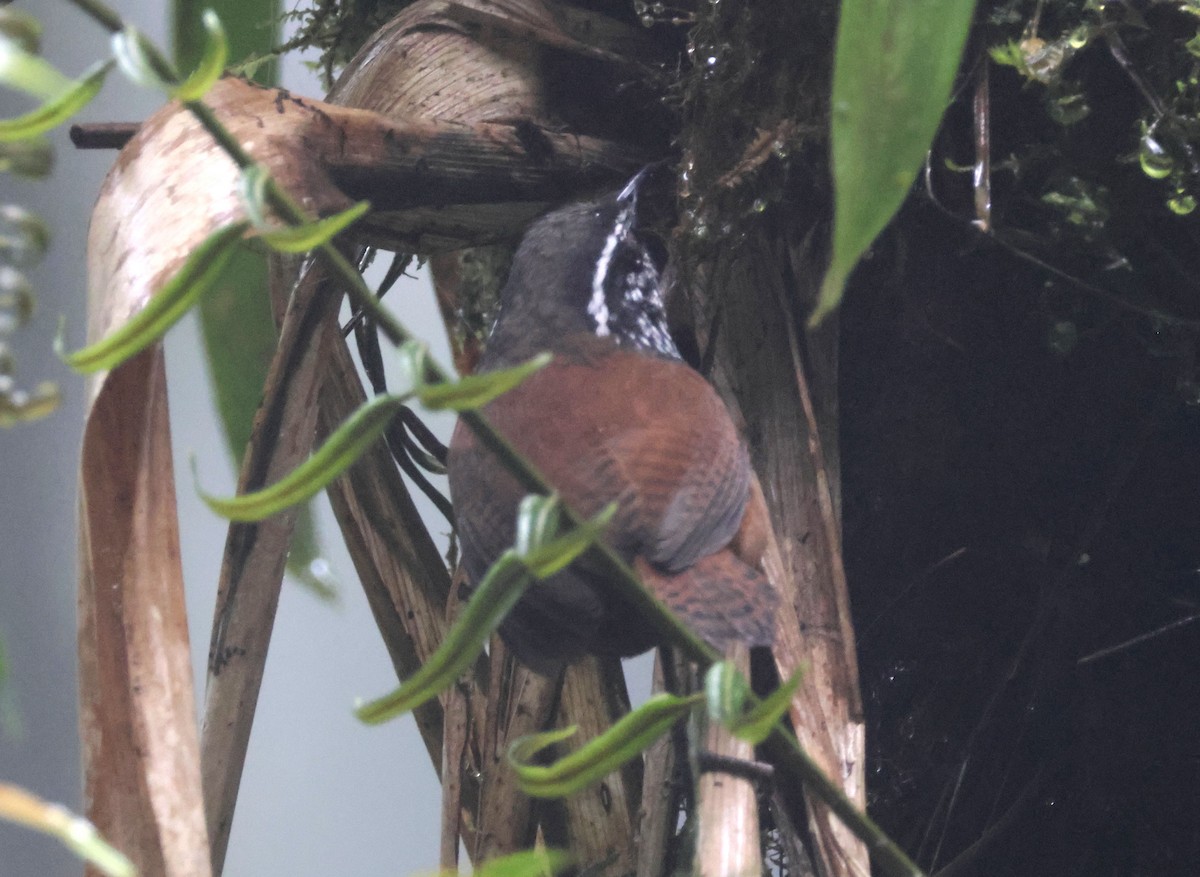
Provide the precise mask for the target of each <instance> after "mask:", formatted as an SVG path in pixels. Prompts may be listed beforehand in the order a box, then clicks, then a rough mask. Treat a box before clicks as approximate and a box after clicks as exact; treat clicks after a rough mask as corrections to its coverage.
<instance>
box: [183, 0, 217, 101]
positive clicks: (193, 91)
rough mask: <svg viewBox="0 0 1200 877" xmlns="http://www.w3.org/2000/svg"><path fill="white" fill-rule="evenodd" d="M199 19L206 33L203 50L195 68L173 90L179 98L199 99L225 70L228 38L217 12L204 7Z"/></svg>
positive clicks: (186, 99) (185, 99) (187, 99)
mask: <svg viewBox="0 0 1200 877" xmlns="http://www.w3.org/2000/svg"><path fill="white" fill-rule="evenodd" d="M200 21H201V22H202V23H203V25H204V32H205V35H206V39H205V41H204V52H203V54H202V55H201V56H200V63H199V64H198V65H196V69H195V70H193V71H192V73H191V75H189V76H188V78H187V79H185V80H184V81H183V82H182V83H180V85H179V86H178V87H177V88H176V89H175V90H174V94H173V96H174V97H177V98H179V100H184V101H189V100H200V98H202V97H204V95H206V94H207V93H208V90H209V89H210V88H212V87H213V83H215V82H216V81H217V80H218V79H220V78H221V74H222V73H224V72H225V62H226V61H228V60H229V40H228V39H226V37H225V29H224V28H223V27H221V19H220V18H219V17H218V16H217V13H215V12H213V11H212V10H211V9H206V10H204V13H203V14H202V15H201V16H200Z"/></svg>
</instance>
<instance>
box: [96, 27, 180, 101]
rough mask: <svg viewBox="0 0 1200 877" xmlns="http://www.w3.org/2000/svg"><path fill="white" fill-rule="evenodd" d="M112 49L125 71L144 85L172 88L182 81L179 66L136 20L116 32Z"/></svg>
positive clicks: (137, 82) (168, 90) (122, 70)
mask: <svg viewBox="0 0 1200 877" xmlns="http://www.w3.org/2000/svg"><path fill="white" fill-rule="evenodd" d="M112 53H113V58H114V59H116V62H117V66H118V67H120V68H121V72H122V73H124V74H125V76H126V77H127V78H128V79H129V80H130V81H132V82H134V83H136V84H137V85H140V86H142V87H143V88H154V89H158V90H159V91H166V92H170V91H171V89H172V88H174V87H175V85H176V84H177V83H178V82H179V74H178V73H177V72H176V71H175V69H174V68H173V67H172V66H171V65H170V64H169V63H167V61H166V59H165V58H163V57H161V56H160V55H159V54H158V50H157V49H155V48H154V45H153V44H152V43H151V42H150V40H149V39H147V37H146V35H145V34H144V33H142V32H141V31H140V30H138V29H137V28H136V27H134V26H133V25H132V24H131V25H127V26H126V27H125V29H124V30H121V31H118V32H117V33H115V34H113V35H112Z"/></svg>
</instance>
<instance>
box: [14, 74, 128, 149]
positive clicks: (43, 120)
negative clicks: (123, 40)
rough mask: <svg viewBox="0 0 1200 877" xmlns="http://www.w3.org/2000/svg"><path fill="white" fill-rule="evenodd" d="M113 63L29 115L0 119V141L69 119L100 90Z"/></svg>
mask: <svg viewBox="0 0 1200 877" xmlns="http://www.w3.org/2000/svg"><path fill="white" fill-rule="evenodd" d="M112 63H113V62H112V61H104V62H102V63H100V64H97V65H96V66H95V67H93V68H92V69H91V70H89V71H88V72H87V73H85V74H84V75H83V76H81V77H80V78H79V79H78V80H76V81H75V82H73V83H72V84H71V85H70V87H69V88H67V89H66V90H65V91H63V92H62V93H60V94H59V95H58V97H55V98H51V99H50V100H48V101H46V102H45V103H44V104H42V105H41V106H40V107H38V108H37V109H36V110H33V111H32V112H29V113H26V114H25V115H23V116H18V117H17V118H15V119H0V142H8V141H12V140H26V139H28V138H30V137H36V136H37V135H39V134H44V133H45V132H47V131H49V130H50V129H51V128H54V127H55V126H57V125H59V124H61V123H63V122H65V121H66V120H67V119H69V118H71V116H73V115H75V113H77V112H79V111H80V110H81V109H83V108H84V107H85V106H87V104H88V102H89V101H90V100H91V99H92V98H94V97H95V96H96V94H97V93H98V92H99V91H100V88H101V87H102V86H103V85H104V77H105V76H107V75H108V71H109V70H111V69H112Z"/></svg>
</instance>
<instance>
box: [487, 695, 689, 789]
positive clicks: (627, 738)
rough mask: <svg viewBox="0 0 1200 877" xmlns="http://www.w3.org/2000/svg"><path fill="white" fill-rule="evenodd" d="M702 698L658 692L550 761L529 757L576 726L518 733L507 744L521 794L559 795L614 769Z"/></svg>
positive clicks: (533, 756) (656, 737) (559, 739)
mask: <svg viewBox="0 0 1200 877" xmlns="http://www.w3.org/2000/svg"><path fill="white" fill-rule="evenodd" d="M703 702H704V695H703V694H693V695H691V696H689V697H677V696H676V695H673V694H657V695H655V696H654V697H652V698H650V699H649V700H648V701H646V702H645V703H644V704H642V705H641V706H640V707H638V708H637V709H636V710H634V711H633V712H631V713H629V714H628V715H626V716H624V717H623V718H621V720H620V721H618V722H617V723H616V724H614V725H613V726H612V727H611V728H609V729H608V730H607V731H605V732H604V733H603V734H601V735H600V736H599V737H596V738H595V739H593V740H591V741H589V742H588V743H586V744H585V745H584V746H582V747H580V748H579V749H577V750H576V751H575V752H572V753H571V754H570V755H566V756H563V757H562V758H560V759H559V760H558V761H556V762H554V763H553V764H550V765H540V764H533V763H532V761H533V759H534V758H536V757H537V755H538V754H539V753H541V752H542V750H544V749H546V748H547V747H549V746H552V745H554V744H555V743H558V742H560V741H562V740H565V739H567V738H568V737H570V736H572V735H573V734H574V733H575V731H576V729H575V728H565V729H562V730H558V731H547V732H545V733H543V734H530V735H528V736H526V737H519V738H517V739H516V740H514V741H513V743H512V745H511V746H510V747H509V749H508V762H509V764H511V765H512V768H513V770H514V771H515V772H516V774H517V783H518V784H519V785H520V787H521V790H522V791H523V792H525V794H527V795H529V796H531V797H534V798H562V797H564V796H566V795H570V794H574V793H575V792H578V791H581V790H582V789H586V788H587V787H588V786H590V785H592V784H593V783H595V782H597V781H598V780H600V779H603V778H604V777H605V776H607V775H608V774H610V773H612V772H613V771H614V770H616V769H617V768H618V767H620V766H621V765H622V764H624V763H625V762H627V761H629V760H630V759H631V758H633V757H635V756H636V755H638V754H639V753H640V752H642V750H644V749H645V748H646V747H647V746H649V745H650V744H651V743H653V742H654V741H655V740H657V739H658V738H659V737H660V736H661V735H662V734H664V733H666V731H667V730H668V729H669V728H670V727H671V726H672V725H673V724H675V722H677V721H678V720H679V719H681V718H683V717H684V716H686V715H687V714H688V713H689V712H691V710H692V709H693V708H695V707H696V706H698V705H699V704H701V703H703Z"/></svg>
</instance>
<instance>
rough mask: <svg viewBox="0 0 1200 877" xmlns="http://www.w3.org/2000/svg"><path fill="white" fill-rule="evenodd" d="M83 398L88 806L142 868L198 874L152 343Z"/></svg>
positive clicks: (182, 639)
mask: <svg viewBox="0 0 1200 877" xmlns="http://www.w3.org/2000/svg"><path fill="white" fill-rule="evenodd" d="M127 292H128V290H126V289H125V288H121V287H111V288H110V287H104V286H96V285H93V286H92V303H93V311H94V312H95V311H96V310H99V311H104V312H112V311H118V310H126V309H128V308H129V307H130V303H129V302H128V301H127V300H126V297H125V296H126V293H127ZM93 328H94V329H95V328H96V327H93ZM90 398H91V404H90V405H89V410H88V413H87V422H86V426H85V429H84V439H83V458H82V463H81V471H80V495H79V506H80V509H79V522H80V548H79V554H80V581H79V683H80V684H79V690H80V736H81V738H82V740H83V760H84V775H85V792H86V807H87V815H88V818H89V819H91V821H92V822H93V823H95V825H96V826H97V827H98V828H99V829H100V831H101V833H102V834H103V835H104V836H105V837H106V838H108V840H109V841H110V842H112V843H113V844H114V845H115V846H116V847H118V848H119V849H120V850H122V851H123V852H124V853H125V854H126V855H128V856H129V857H130V858H131V859H132V860H133V861H134V863H135V864H136V865H137V867H138V869H139V871H140V873H142V874H146V875H164V877H209V875H210V874H211V873H212V872H211V868H210V865H209V858H208V834H207V831H206V830H205V824H204V806H203V801H202V799H201V791H200V749H199V744H198V740H197V735H196V714H195V700H194V695H193V692H192V669H191V656H190V651H189V647H188V628H187V617H186V612H185V607H184V597H183V572H182V569H181V567H180V562H179V529H178V521H177V517H176V507H175V486H174V471H173V467H172V462H171V438H170V423H169V420H168V417H167V386H166V375H165V370H164V367H163V357H162V349H161V347H160V346H159V345H154V346H153V347H151V348H149V349H147V350H145V351H143V352H142V353H140V354H138V355H137V356H136V357H134V358H133V359H131V360H129V361H128V362H126V363H125V364H123V365H122V366H120V367H119V368H117V369H115V370H114V371H113V372H111V373H109V374H107V375H101V376H98V377H96V378H93V379H92V387H91V392H90Z"/></svg>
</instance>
